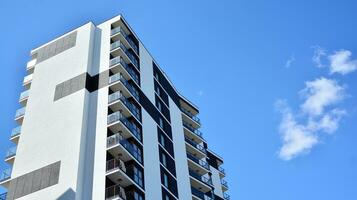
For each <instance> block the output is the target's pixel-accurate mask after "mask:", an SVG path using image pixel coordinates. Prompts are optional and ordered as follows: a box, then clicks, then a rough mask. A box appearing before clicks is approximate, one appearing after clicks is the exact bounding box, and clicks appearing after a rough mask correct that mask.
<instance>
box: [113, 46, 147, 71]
mask: <svg viewBox="0 0 357 200" xmlns="http://www.w3.org/2000/svg"><path fill="white" fill-rule="evenodd" d="M110 51H111V55H113V56H114V57H117V56H122V57H123V58H124V60H125V61H126V62H127V63H128V62H131V64H133V65H134V66H135V67H136V69H137V70H140V66H139V61H138V59H137V58H135V56H134V54H133V53H131V52H130V51H129V50H128V48H127V47H126V46H125V45H124V44H123V43H122V42H121V41H116V42H113V43H111V44H110Z"/></svg>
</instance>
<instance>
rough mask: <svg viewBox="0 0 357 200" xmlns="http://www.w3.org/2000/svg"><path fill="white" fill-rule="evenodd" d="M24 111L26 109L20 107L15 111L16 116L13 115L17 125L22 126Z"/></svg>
mask: <svg viewBox="0 0 357 200" xmlns="http://www.w3.org/2000/svg"><path fill="white" fill-rule="evenodd" d="M25 111H26V107H22V108H20V109H18V110H17V111H16V114H15V121H16V122H17V123H18V124H22V121H23V119H24V116H25Z"/></svg>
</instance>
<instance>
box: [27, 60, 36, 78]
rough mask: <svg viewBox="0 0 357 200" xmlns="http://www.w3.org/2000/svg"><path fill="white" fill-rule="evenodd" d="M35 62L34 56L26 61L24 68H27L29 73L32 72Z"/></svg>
mask: <svg viewBox="0 0 357 200" xmlns="http://www.w3.org/2000/svg"><path fill="white" fill-rule="evenodd" d="M36 62H37V59H36V58H34V59H32V60H30V61H28V62H27V65H26V69H27V71H28V73H29V74H32V73H33V71H34V70H35V65H36Z"/></svg>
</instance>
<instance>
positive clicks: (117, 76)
mask: <svg viewBox="0 0 357 200" xmlns="http://www.w3.org/2000/svg"><path fill="white" fill-rule="evenodd" d="M117 81H120V82H121V83H123V85H124V86H125V87H126V89H128V90H129V91H130V93H131V94H132V95H133V97H134V98H135V99H136V100H137V101H139V92H138V91H137V90H136V89H135V88H134V86H132V85H131V84H130V83H129V82H128V81H127V80H126V79H125V78H124V77H123V76H122V75H121V74H120V73H117V74H114V75H112V76H110V77H109V84H112V83H115V82H117Z"/></svg>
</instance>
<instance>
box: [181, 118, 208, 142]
mask: <svg viewBox="0 0 357 200" xmlns="http://www.w3.org/2000/svg"><path fill="white" fill-rule="evenodd" d="M182 124H183V126H184V127H186V128H187V129H188V130H190V131H191V132H193V133H194V134H196V135H197V136H198V137H200V138H202V139H203V137H202V132H201V131H199V130H198V129H195V128H194V127H193V126H192V125H190V124H189V123H187V122H185V121H182Z"/></svg>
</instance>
